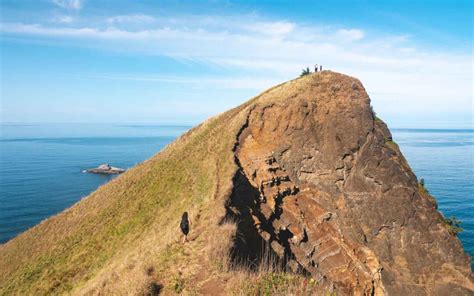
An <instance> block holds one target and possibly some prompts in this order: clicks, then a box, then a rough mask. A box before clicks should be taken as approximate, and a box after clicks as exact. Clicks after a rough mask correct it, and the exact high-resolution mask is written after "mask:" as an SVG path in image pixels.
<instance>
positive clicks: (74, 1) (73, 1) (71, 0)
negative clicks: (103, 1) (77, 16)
mask: <svg viewBox="0 0 474 296" xmlns="http://www.w3.org/2000/svg"><path fill="white" fill-rule="evenodd" d="M52 2H53V3H54V4H56V5H57V6H59V7H62V8H66V9H73V10H79V9H81V8H82V5H83V2H84V0H52Z"/></svg>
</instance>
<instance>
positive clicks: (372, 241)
mask: <svg viewBox="0 0 474 296" xmlns="http://www.w3.org/2000/svg"><path fill="white" fill-rule="evenodd" d="M183 211H189V212H190V213H191V220H192V227H191V234H190V238H191V241H190V242H189V243H186V244H181V243H180V242H179V231H178V228H177V227H178V223H179V219H180V215H181V213H182V212H183ZM473 291H474V284H473V278H472V273H471V269H470V258H469V257H468V256H467V255H466V254H465V253H464V251H463V249H462V245H461V244H460V242H459V240H458V239H457V238H456V237H455V236H453V235H451V234H450V233H449V228H448V226H447V225H446V224H445V223H444V220H443V217H442V216H441V214H440V213H439V212H438V211H437V210H436V203H435V201H434V200H433V198H432V197H430V196H429V195H428V194H427V193H426V192H425V191H424V190H422V188H420V187H419V185H418V182H417V179H416V176H415V175H414V174H413V172H412V171H411V169H410V167H409V165H408V163H407V162H406V160H405V159H404V157H403V155H402V154H401V153H400V151H399V149H398V147H397V145H396V144H395V143H394V142H393V141H392V139H391V135H390V132H389V130H388V129H387V127H386V125H385V124H384V123H383V122H382V121H381V120H379V119H377V118H376V117H375V116H374V114H373V112H372V110H371V107H370V100H369V98H368V96H367V94H366V92H365V90H364V88H363V86H362V85H361V83H360V82H359V81H358V80H356V79H354V78H351V77H348V76H345V75H341V74H337V73H333V72H330V71H323V72H320V73H316V74H312V75H308V76H305V77H302V78H299V79H296V80H293V81H289V82H287V83H284V84H282V85H279V86H276V87H274V88H272V89H269V90H267V91H265V92H264V93H262V94H261V95H259V96H257V97H255V98H253V99H252V100H250V101H249V102H247V103H245V104H243V105H242V106H239V107H237V108H235V109H232V110H230V111H228V112H226V113H223V114H221V115H219V116H216V117H214V118H211V119H209V120H207V121H206V122H204V123H202V124H201V125H199V126H197V127H195V128H193V129H192V130H191V131H189V132H188V133H186V134H185V135H183V136H182V137H180V138H179V139H178V140H176V141H175V142H174V143H172V144H170V145H169V146H168V147H166V148H165V149H164V150H163V151H162V152H160V153H158V154H157V155H155V156H154V157H153V158H151V159H150V160H148V161H145V162H144V163H142V164H140V165H138V166H136V167H135V168H133V169H131V170H129V171H127V172H126V173H124V174H123V175H121V176H120V177H118V178H116V179H115V180H113V181H111V182H110V183H108V184H106V185H104V186H102V187H101V188H99V189H98V190H97V191H96V192H94V193H92V194H91V195H90V196H88V197H86V198H84V199H83V200H82V201H80V202H79V203H77V204H76V205H75V206H73V207H71V208H70V209H67V210H66V211H64V212H62V213H60V214H58V215H56V216H54V217H52V218H49V219H47V220H45V221H43V222H42V223H41V224H39V225H38V226H36V227H34V228H32V229H30V230H29V231H26V232H25V233H23V234H21V235H19V236H18V237H17V238H15V239H13V240H11V241H9V242H8V243H6V244H4V245H1V246H0V294H19V295H25V294H35V295H41V294H78V295H84V294H104V295H108V294H132V295H139V294H152V295H153V294H158V293H164V294H174V293H191V294H193V293H202V294H206V293H207V294H219V293H221V294H266V293H268V294H278V293H280V294H282V295H285V294H291V293H299V294H308V295H314V294H315V293H320V294H323V293H332V292H335V293H337V294H338V295H351V294H355V295H386V294H388V295H447V294H449V295H469V294H472V293H473ZM323 295H324V294H323Z"/></svg>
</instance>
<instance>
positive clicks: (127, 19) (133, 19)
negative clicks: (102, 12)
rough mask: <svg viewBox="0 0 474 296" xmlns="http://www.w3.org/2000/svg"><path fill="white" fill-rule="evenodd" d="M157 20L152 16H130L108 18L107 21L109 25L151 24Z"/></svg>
mask: <svg viewBox="0 0 474 296" xmlns="http://www.w3.org/2000/svg"><path fill="white" fill-rule="evenodd" d="M155 20H156V19H155V18H154V17H152V16H150V15H146V14H128V15H116V16H112V17H108V18H107V19H106V20H105V21H106V22H107V23H109V24H117V23H135V24H136V23H138V24H144V23H151V22H154V21H155Z"/></svg>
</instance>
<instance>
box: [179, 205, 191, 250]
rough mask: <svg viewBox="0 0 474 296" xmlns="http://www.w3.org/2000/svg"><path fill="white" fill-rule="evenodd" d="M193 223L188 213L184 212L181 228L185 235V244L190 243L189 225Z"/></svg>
mask: <svg viewBox="0 0 474 296" xmlns="http://www.w3.org/2000/svg"><path fill="white" fill-rule="evenodd" d="M190 224H191V222H190V221H189V217H188V212H184V213H183V216H181V223H179V228H181V231H182V232H183V234H184V237H183V243H185V242H187V241H188V233H189V225H190Z"/></svg>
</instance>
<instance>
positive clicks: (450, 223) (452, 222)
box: [444, 216, 464, 236]
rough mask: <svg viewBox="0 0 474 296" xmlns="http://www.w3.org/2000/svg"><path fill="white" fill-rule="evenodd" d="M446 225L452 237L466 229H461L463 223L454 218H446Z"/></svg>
mask: <svg viewBox="0 0 474 296" xmlns="http://www.w3.org/2000/svg"><path fill="white" fill-rule="evenodd" d="M444 223H445V225H446V228H447V229H448V232H449V234H451V235H454V236H457V235H458V234H459V233H460V232H463V231H464V229H462V227H461V221H459V220H458V219H457V218H456V217H454V216H451V217H449V218H444Z"/></svg>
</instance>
